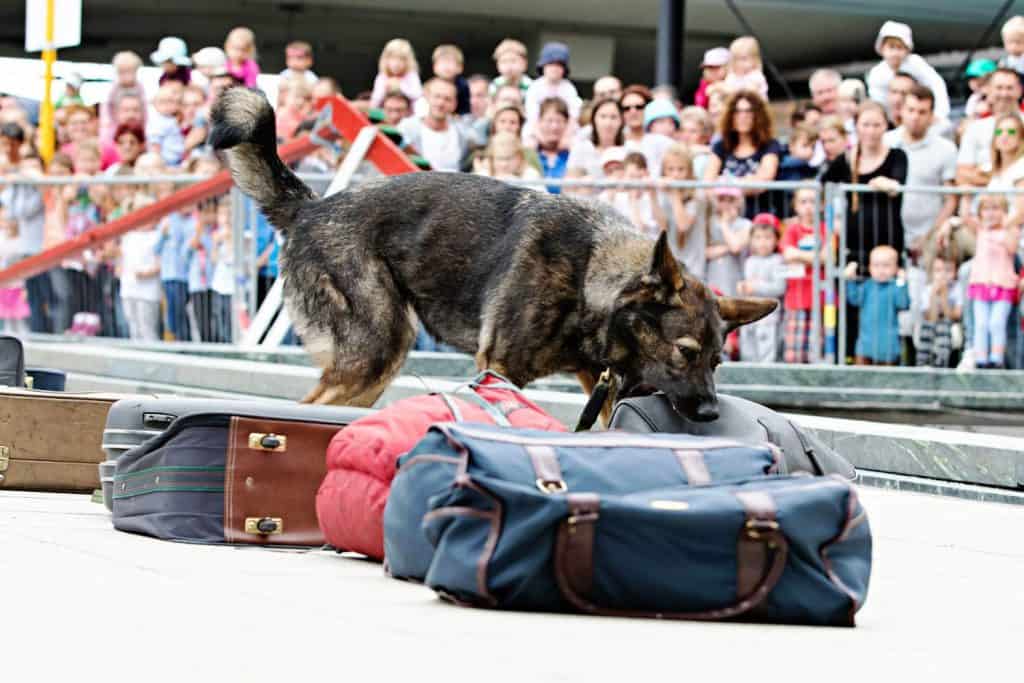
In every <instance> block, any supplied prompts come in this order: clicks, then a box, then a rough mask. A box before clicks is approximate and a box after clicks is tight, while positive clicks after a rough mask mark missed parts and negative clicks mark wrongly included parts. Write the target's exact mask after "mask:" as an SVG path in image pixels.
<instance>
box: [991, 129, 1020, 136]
mask: <svg viewBox="0 0 1024 683" xmlns="http://www.w3.org/2000/svg"><path fill="white" fill-rule="evenodd" d="M1016 134H1017V129H1016V128H996V135H997V136H998V135H1016Z"/></svg>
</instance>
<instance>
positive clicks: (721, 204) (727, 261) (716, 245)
mask: <svg viewBox="0 0 1024 683" xmlns="http://www.w3.org/2000/svg"><path fill="white" fill-rule="evenodd" d="M714 198H715V204H714V210H713V212H712V216H711V220H710V221H709V224H708V236H707V247H706V249H705V252H704V253H705V256H706V257H707V284H708V285H709V286H711V287H717V288H718V290H719V291H720V292H722V294H724V295H725V296H736V284H737V283H738V282H739V281H740V279H742V277H743V255H744V252H746V250H747V246H748V245H749V243H750V221H749V220H747V219H746V218H744V217H743V213H742V211H743V193H742V192H741V191H740V189H739V188H738V187H717V188H715V191H714Z"/></svg>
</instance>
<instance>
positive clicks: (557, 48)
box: [537, 43, 569, 76]
mask: <svg viewBox="0 0 1024 683" xmlns="http://www.w3.org/2000/svg"><path fill="white" fill-rule="evenodd" d="M556 63H557V64H561V65H562V66H564V67H565V75H566V76H568V75H569V46H568V45H566V44H565V43H547V44H546V45H545V46H544V47H543V48H541V51H540V59H538V60H537V74H538V75H543V74H544V67H545V66H546V65H548V64H556Z"/></svg>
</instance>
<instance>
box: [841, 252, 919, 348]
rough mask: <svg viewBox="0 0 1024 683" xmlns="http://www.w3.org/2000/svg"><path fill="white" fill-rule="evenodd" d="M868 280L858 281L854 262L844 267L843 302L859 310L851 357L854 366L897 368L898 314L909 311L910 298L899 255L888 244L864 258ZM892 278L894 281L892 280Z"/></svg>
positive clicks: (898, 346)
mask: <svg viewBox="0 0 1024 683" xmlns="http://www.w3.org/2000/svg"><path fill="white" fill-rule="evenodd" d="M868 273H869V274H870V276H871V278H870V279H868V280H862V281H858V280H856V279H855V278H856V276H857V262H856V261H851V262H850V263H848V264H847V265H846V270H845V271H844V275H845V277H846V280H847V282H846V299H847V301H848V302H849V303H850V305H851V306H855V307H857V308H859V309H860V315H859V316H858V318H859V327H858V330H857V344H856V350H855V352H854V353H855V356H856V359H857V365H897V364H898V363H899V359H900V327H899V321H898V319H897V313H898V312H899V311H905V310H907V309H908V308H910V295H909V294H908V293H907V283H906V281H905V280H904V278H903V271H902V270H899V254H898V253H896V250H895V249H893V248H892V247H890V246H889V245H886V244H883V245H879V246H877V247H875V248H874V249H872V250H871V253H870V254H869V255H868ZM894 278H895V279H894Z"/></svg>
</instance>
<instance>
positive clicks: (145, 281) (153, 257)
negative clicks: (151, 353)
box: [120, 193, 161, 341]
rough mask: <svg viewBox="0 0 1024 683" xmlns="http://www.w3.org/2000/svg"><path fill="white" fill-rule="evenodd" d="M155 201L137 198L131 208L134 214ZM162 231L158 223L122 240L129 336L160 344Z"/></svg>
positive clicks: (142, 196) (123, 298) (123, 291)
mask: <svg viewBox="0 0 1024 683" xmlns="http://www.w3.org/2000/svg"><path fill="white" fill-rule="evenodd" d="M153 201H154V199H153V198H152V197H151V196H148V195H146V194H143V193H137V194H135V195H134V196H133V197H132V198H131V199H130V200H129V204H128V206H127V208H128V210H131V211H134V210H136V209H141V208H142V207H144V206H147V205H149V204H152V203H153ZM159 240H160V231H159V230H158V229H157V224H156V222H153V223H149V224H147V225H144V226H142V227H140V228H139V229H137V230H133V231H131V232H129V233H126V234H125V235H124V236H123V237H122V238H121V268H120V270H121V306H122V308H123V309H124V316H125V318H126V319H127V321H128V331H129V336H130V337H131V338H132V339H140V340H143V341H157V340H158V339H159V332H160V294H161V292H160V257H159V256H158V255H157V252H156V244H157V242H158V241H159Z"/></svg>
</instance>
